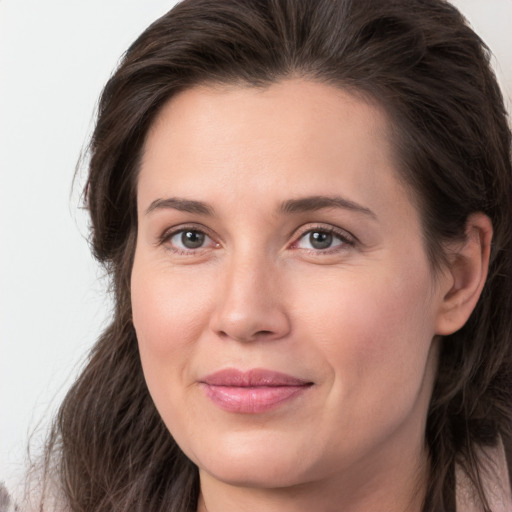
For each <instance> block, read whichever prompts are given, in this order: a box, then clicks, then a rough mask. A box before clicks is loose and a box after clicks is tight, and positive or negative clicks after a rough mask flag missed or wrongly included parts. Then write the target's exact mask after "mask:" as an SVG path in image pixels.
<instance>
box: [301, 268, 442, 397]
mask: <svg viewBox="0 0 512 512" xmlns="http://www.w3.org/2000/svg"><path fill="white" fill-rule="evenodd" d="M411 270H412V269H411ZM312 279H313V278H312ZM303 284H304V283H303ZM322 284H323V286H322ZM430 286H431V281H430V273H429V271H428V268H422V267H420V266H417V267H416V269H415V271H410V272H408V270H407V267H406V266H404V267H403V271H402V272H394V271H388V272H387V273H386V269H385V268H382V267H381V268H379V272H376V273H374V274H372V273H371V272H359V271H356V270H354V271H353V272H349V273H347V274H346V275H345V276H343V278H341V279H340V277H339V276H338V277H337V279H336V278H334V277H333V278H331V277H330V276H326V279H325V281H324V282H323V283H322V282H318V279H317V280H316V282H315V286H312V285H311V284H310V285H308V284H307V283H305V285H304V288H305V289H307V290H309V293H307V294H304V293H303V292H302V293H301V292H300V291H299V290H296V291H294V292H293V293H295V294H296V296H301V297H302V304H301V305H300V306H299V307H298V309H297V318H299V319H300V323H301V325H302V329H303V330H304V331H306V332H307V337H308V339H311V340H315V343H316V345H317V348H318V350H319V351H320V352H321V353H322V356H323V358H324V359H325V360H326V361H328V362H329V364H330V365H331V366H332V368H333V373H334V374H335V378H338V379H339V382H338V385H340V386H343V387H344V389H343V392H344V393H346V392H347V389H346V386H350V387H351V388H352V389H353V390H354V392H356V390H357V389H363V387H365V389H366V387H367V390H370V388H372V392H376V393H379V392H380V390H383V389H384V388H385V387H386V386H390V387H395V386H402V385H403V383H404V382H406V383H407V382H408V381H409V382H410V383H411V385H412V386H414V385H415V383H416V382H417V381H418V379H420V378H421V375H422V374H423V373H424V370H425V366H426V364H427V358H428V353H429V349H430V345H431V340H432V338H433V336H434V322H433V320H432V315H431V309H432V307H431V304H430V300H429V299H430ZM349 376H350V377H349ZM376 383H379V384H378V386H377V387H376ZM379 387H380V390H379V389H378V388H379ZM358 395H359V396H360V394H359V393H358Z"/></svg>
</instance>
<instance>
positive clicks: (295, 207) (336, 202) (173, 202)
mask: <svg viewBox="0 0 512 512" xmlns="http://www.w3.org/2000/svg"><path fill="white" fill-rule="evenodd" d="M167 208H171V209H174V210H178V211H181V212H187V213H193V214H197V215H207V216H210V217H211V216H213V215H214V209H213V208H212V207H211V206H210V205H208V204H207V203H203V202H202V201H194V200H192V199H182V198H177V197H168V198H166V199H155V200H154V201H153V202H152V203H151V204H150V205H149V207H148V208H147V209H146V212H145V213H146V215H148V214H149V213H151V212H153V211H155V210H160V209H167ZM324 208H342V209H344V210H351V211H354V212H358V213H363V214H365V215H368V216H369V217H372V218H374V219H376V218H377V216H376V215H375V213H373V212H372V211H371V210H370V209H369V208H366V207H365V206H362V205H360V204H358V203H355V202H354V201H350V200H349V199H345V198H344V197H340V196H308V197H301V198H299V199H289V200H287V201H284V202H283V203H282V204H281V207H280V208H279V210H280V211H281V212H282V213H285V214H293V213H301V212H311V211H316V210H322V209H324Z"/></svg>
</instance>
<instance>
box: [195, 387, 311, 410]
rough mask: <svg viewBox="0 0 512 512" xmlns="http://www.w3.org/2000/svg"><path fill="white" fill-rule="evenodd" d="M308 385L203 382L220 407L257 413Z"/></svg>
mask: <svg viewBox="0 0 512 512" xmlns="http://www.w3.org/2000/svg"><path fill="white" fill-rule="evenodd" d="M309 387H310V386H309V385H303V386H251V387H235V386H214V385H209V384H203V389H204V390H205V392H206V395H207V396H208V398H210V400H212V402H213V403H214V404H216V405H218V406H219V407H220V408H221V409H224V410H225V411H229V412H238V413H244V414H257V413H262V412H266V411H270V410H272V409H276V408H277V407H279V406H280V405H282V404H283V403H285V402H288V401H289V400H292V399H293V398H297V397H298V396H299V395H301V394H302V393H304V392H305V391H306V390H307V389H308V388H309Z"/></svg>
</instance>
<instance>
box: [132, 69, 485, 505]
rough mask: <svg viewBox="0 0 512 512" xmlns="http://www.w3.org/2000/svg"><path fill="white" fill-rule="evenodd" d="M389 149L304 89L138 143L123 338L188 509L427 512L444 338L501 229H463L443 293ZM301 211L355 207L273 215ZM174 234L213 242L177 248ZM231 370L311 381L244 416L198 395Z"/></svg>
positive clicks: (205, 107)
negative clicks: (127, 330)
mask: <svg viewBox="0 0 512 512" xmlns="http://www.w3.org/2000/svg"><path fill="white" fill-rule="evenodd" d="M387 133H388V129H387V119H386V115H385V113H384V112H383V111H382V109H380V108H379V107H378V106H377V105H374V104H370V103H368V102H366V101H364V100H363V99H361V98H357V97H355V96H353V95H351V94H349V93H347V92H345V91H343V90H340V89H338V88H335V87H332V86H329V85H325V84H320V83H314V82H309V81H306V80H299V79H290V80H286V81H283V82H279V83H276V84H273V85H271V86H269V87H267V88H265V89H256V88H250V87H242V86H225V85H224V86H201V87H196V88H193V89H190V90H187V91H184V92H182V93H180V94H179V95H177V96H175V97H174V98H173V99H171V100H170V101H169V102H168V103H167V104H166V105H165V106H164V108H163V109H162V111H161V112H160V113H159V116H158V118H157V120H156V121H155V122H154V124H153V126H152V128H151V129H150V131H149V133H148V136H147V140H146V143H145V147H144V154H143V158H142V163H141V169H140V175H139V181H138V199H137V200H138V228H139V232H138V239H137V245H136V251H135V260H134V266H133V272H132V306H133V322H134V326H135V329H136V332H137V337H138V341H139V348H140V355H141V360H142V365H143V369H144V374H145V377H146V381H147V385H148V388H149V391H150V393H151V395H152V397H153V400H154V402H155V404H156V406H157V408H158V410H159V412H160V414H161V416H162V418H163V420H164V422H165V424H166V426H167V427H168V429H169V430H170V432H171V433H172V435H173V436H174V437H175V439H176V441H177V442H178V444H179V445H180V447H181V448H182V449H183V451H184V452H185V453H186V454H187V456H188V457H190V459H191V460H192V461H193V462H194V463H195V464H197V466H198V467H199V473H200V479H201V497H200V502H199V510H208V511H209V512H217V511H223V512H229V511H231V510H233V511H235V510H236V511H239V510H244V511H257V510H258V511H261V510H265V511H270V512H271V511H274V510H275V511H280V512H283V511H284V512H287V511H294V512H298V511H311V510H322V511H326V512H328V511H333V512H334V511H340V510H343V511H344V512H359V511H360V512H362V511H365V512H367V511H368V510H372V511H373V512H379V511H380V512H384V511H390V512H391V511H393V512H397V511H401V510H403V511H405V510H407V511H415V510H416V511H419V510H420V509H421V503H422V499H423V494H424V485H425V479H426V471H427V454H426V452H425V449H424V429H425V422H426V414H427V408H428V403H429V399H430V396H431V393H432V386H433V380H434V376H435V369H436V360H437V345H438V341H437V340H438V338H439V337H438V336H437V335H438V334H447V333H449V332H453V330H455V329H457V328H459V327H460V326H461V325H462V324H463V323H464V321H465V319H467V317H468V315H469V314H470V312H471V310H472V308H473V307H474V304H475V302H476V300H477V298H478V295H479V293H480V290H481V287H482V285H483V281H484V280H485V270H486V264H487V258H488V245H489V243H490V236H491V234H492V229H491V228H490V224H489V223H488V221H487V220H486V218H484V216H482V215H475V216H473V217H472V219H471V222H469V223H468V242H467V243H464V244H459V246H457V247H456V248H454V250H453V251H452V255H451V256H450V262H451V263H450V267H449V268H448V269H446V271H443V272H442V273H441V274H440V275H438V276H436V277H434V275H433V273H432V269H431V265H430V264H429V262H428V260H427V256H426V252H425V248H424V245H423V244H424V242H423V238H422V231H421V222H420V216H419V213H418V211H417V210H416V208H415V206H414V205H413V203H412V201H411V195H410V191H408V190H405V189H404V188H403V185H402V184H401V182H400V181H399V179H398V174H397V169H396V164H395V159H394V156H393V151H392V146H391V144H390V143H389V140H388V137H387ZM311 196H315V197H316V196H327V197H330V198H332V197H334V196H335V197H337V198H339V197H342V198H344V199H345V200H347V201H350V202H351V203H350V205H352V206H353V204H357V205H358V208H348V207H346V206H347V205H345V206H343V207H340V206H339V205H338V206H332V205H331V206H328V207H322V208H318V209H313V210H311V209H307V208H304V206H305V205H304V204H300V206H301V207H299V206H297V205H296V208H294V209H293V211H283V204H284V203H286V202H287V201H290V200H296V199H302V198H305V197H311ZM169 198H173V199H179V201H178V202H176V201H166V200H167V199H169ZM183 200H187V201H198V202H201V204H202V205H203V206H204V205H206V206H205V209H204V211H203V210H201V209H200V208H198V207H197V204H196V203H194V208H192V209H191V207H190V206H191V205H190V203H187V204H186V209H188V210H189V211H183V208H184V205H185V203H184V202H183ZM206 210H208V211H206ZM288 210H290V209H288ZM184 229H186V230H189V231H190V230H193V231H195V232H201V233H204V234H205V235H206V236H205V237H204V239H203V241H202V242H201V243H199V245H198V246H197V248H187V247H186V246H185V245H184V244H183V239H182V236H181V234H182V231H180V230H184ZM330 230H335V233H334V234H333V235H332V245H331V246H330V247H328V248H326V249H322V248H318V246H317V245H313V244H312V241H311V239H310V234H311V232H316V233H319V234H320V235H322V234H323V236H325V235H326V234H327V235H328V234H329V231H330ZM195 240H196V241H197V237H196V239H195ZM224 368H238V369H240V370H244V371H245V370H249V369H252V368H266V369H270V370H274V371H279V372H282V373H286V374H289V375H292V376H294V377H297V378H300V379H304V380H306V381H308V382H311V383H313V384H312V385H311V386H310V387H309V388H308V389H307V390H306V391H305V392H304V393H301V394H300V395H299V396H297V397H295V398H293V399H291V400H288V401H285V402H283V403H282V404H280V405H279V406H278V407H277V408H274V409H272V410H270V411H266V412H263V413H259V414H240V413H236V412H229V411H225V410H223V409H222V408H220V407H219V406H218V405H216V404H215V403H214V402H212V400H211V399H210V398H209V397H208V396H207V395H206V394H205V392H204V389H203V387H202V386H201V384H200V381H201V379H202V378H204V377H205V376H206V375H209V374H211V373H213V372H216V371H218V370H221V369H224Z"/></svg>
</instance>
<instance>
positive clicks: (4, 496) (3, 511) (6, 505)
mask: <svg viewBox="0 0 512 512" xmlns="http://www.w3.org/2000/svg"><path fill="white" fill-rule="evenodd" d="M18 511H20V509H19V508H18V507H17V506H16V505H15V504H14V502H13V500H12V499H11V496H10V495H9V493H8V492H7V489H6V488H5V485H4V483H3V482H0V512H18ZM20 512H21V511H20Z"/></svg>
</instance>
